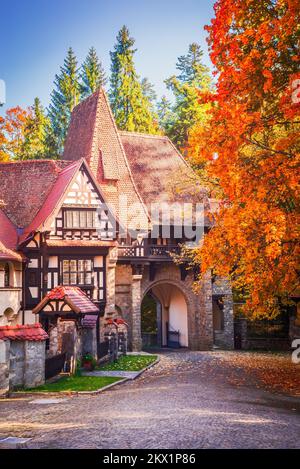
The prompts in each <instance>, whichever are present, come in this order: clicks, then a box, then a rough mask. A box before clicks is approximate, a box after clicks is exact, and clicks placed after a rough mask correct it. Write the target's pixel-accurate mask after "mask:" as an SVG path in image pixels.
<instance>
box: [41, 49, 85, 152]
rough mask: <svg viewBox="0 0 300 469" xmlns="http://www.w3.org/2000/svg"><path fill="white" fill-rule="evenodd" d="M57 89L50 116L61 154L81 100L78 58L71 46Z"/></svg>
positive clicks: (57, 82) (53, 95)
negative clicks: (76, 107)
mask: <svg viewBox="0 0 300 469" xmlns="http://www.w3.org/2000/svg"><path fill="white" fill-rule="evenodd" d="M54 85H55V89H54V90H53V91H52V93H51V103H50V106H49V117H50V119H51V126H52V130H53V135H54V138H55V146H56V148H57V152H58V153H59V154H61V153H62V151H63V146H64V141H65V137H66V133H67V130H68V127H69V123H70V118H71V113H72V110H73V109H74V107H75V106H76V105H77V104H78V103H79V101H80V84H79V72H78V67H77V59H76V57H75V54H74V52H73V49H72V48H71V47H70V48H69V49H68V52H67V56H66V58H65V60H64V65H63V66H62V67H61V68H60V74H59V75H55V81H54Z"/></svg>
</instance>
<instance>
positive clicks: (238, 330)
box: [234, 318, 291, 350]
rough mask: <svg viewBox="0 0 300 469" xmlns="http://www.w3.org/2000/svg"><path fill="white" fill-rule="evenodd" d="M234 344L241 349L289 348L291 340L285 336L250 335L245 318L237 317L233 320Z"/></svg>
mask: <svg viewBox="0 0 300 469" xmlns="http://www.w3.org/2000/svg"><path fill="white" fill-rule="evenodd" d="M234 330H235V332H234V335H235V345H236V348H237V349H241V350H290V349H291V340H290V338H288V337H286V338H284V337H250V336H249V334H248V330H247V319H245V318H238V319H236V320H235V322H234Z"/></svg>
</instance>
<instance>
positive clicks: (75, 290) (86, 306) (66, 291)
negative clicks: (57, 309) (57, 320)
mask: <svg viewBox="0 0 300 469" xmlns="http://www.w3.org/2000/svg"><path fill="white" fill-rule="evenodd" d="M53 300H63V301H65V303H66V304H67V305H68V306H69V307H70V308H71V310H72V311H73V312H74V313H76V314H86V313H89V314H98V313H99V308H98V307H97V306H96V305H95V303H93V302H92V301H91V300H90V299H89V297H88V296H87V295H86V294H85V293H84V292H83V291H82V290H81V289H80V288H79V287H75V286H62V285H59V286H58V287H55V288H53V289H52V290H51V291H50V292H49V293H47V295H46V296H45V297H44V298H43V299H42V301H40V303H39V304H38V305H37V306H36V307H35V308H34V309H33V310H32V312H33V313H34V314H37V313H39V312H40V311H42V309H43V308H44V307H45V306H46V305H47V304H48V303H49V302H51V301H53ZM46 313H47V314H48V313H49V312H48V311H47V312H46ZM49 314H51V313H49ZM64 314H68V311H61V315H64Z"/></svg>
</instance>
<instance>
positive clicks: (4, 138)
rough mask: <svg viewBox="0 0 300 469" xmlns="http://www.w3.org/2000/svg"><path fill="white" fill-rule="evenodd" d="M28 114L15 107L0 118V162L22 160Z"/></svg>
mask: <svg viewBox="0 0 300 469" xmlns="http://www.w3.org/2000/svg"><path fill="white" fill-rule="evenodd" d="M29 116H30V112H29V111H27V110H25V109H22V108H21V107H19V106H17V107H14V108H11V109H8V110H7V111H6V114H5V117H4V118H3V117H1V116H0V161H9V160H11V159H22V154H23V147H24V142H25V129H26V126H27V123H28V119H29Z"/></svg>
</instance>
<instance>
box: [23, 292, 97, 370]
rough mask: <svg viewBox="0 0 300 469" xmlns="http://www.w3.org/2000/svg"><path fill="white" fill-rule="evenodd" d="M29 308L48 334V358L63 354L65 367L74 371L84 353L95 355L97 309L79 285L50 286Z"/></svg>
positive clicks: (59, 356)
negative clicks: (33, 306) (36, 303)
mask: <svg viewBox="0 0 300 469" xmlns="http://www.w3.org/2000/svg"><path fill="white" fill-rule="evenodd" d="M32 312H33V313H34V314H38V315H39V319H40V322H41V323H42V325H43V327H44V329H45V330H46V332H47V333H48V335H49V339H48V340H47V343H46V357H47V359H48V358H54V357H56V358H57V359H58V358H59V359H60V362H61V357H62V356H64V357H65V361H64V363H62V368H64V371H68V372H71V373H73V372H74V371H75V368H76V361H77V360H78V359H79V358H81V357H82V355H83V354H87V353H88V354H91V355H93V356H94V357H95V358H96V357H97V343H98V341H99V340H98V337H99V314H100V312H99V309H98V307H97V306H96V305H95V304H94V303H93V302H92V301H91V300H90V299H89V298H88V297H87V295H86V294H85V293H84V292H83V291H82V290H81V289H80V288H79V287H74V286H58V287H56V288H53V289H52V290H51V291H50V292H49V293H48V294H47V295H46V296H45V297H44V298H43V300H42V301H41V302H40V303H39V304H38V305H37V306H36V307H35V308H34V309H33V311H32ZM58 361H59V360H58ZM59 371H60V370H59Z"/></svg>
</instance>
